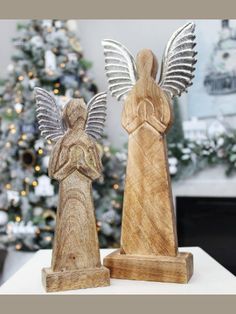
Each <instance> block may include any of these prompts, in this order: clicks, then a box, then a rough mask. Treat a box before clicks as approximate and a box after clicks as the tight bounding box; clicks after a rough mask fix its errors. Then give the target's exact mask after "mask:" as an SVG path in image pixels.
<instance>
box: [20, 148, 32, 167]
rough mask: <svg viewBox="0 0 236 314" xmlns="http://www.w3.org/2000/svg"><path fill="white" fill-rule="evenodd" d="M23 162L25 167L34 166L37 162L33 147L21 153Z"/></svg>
mask: <svg viewBox="0 0 236 314" xmlns="http://www.w3.org/2000/svg"><path fill="white" fill-rule="evenodd" d="M21 162H22V165H23V166H24V167H32V166H33V165H34V163H35V154H34V152H33V151H32V150H31V149H27V150H25V151H24V152H23V153H21Z"/></svg>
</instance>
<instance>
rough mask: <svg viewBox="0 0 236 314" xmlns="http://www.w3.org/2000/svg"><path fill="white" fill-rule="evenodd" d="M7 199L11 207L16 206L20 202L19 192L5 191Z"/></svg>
mask: <svg viewBox="0 0 236 314" xmlns="http://www.w3.org/2000/svg"><path fill="white" fill-rule="evenodd" d="M7 199H8V202H12V203H13V205H17V204H18V202H19V200H20V196H19V192H18V191H13V190H8V191H7Z"/></svg>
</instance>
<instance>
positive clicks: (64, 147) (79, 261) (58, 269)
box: [43, 100, 109, 291]
mask: <svg viewBox="0 0 236 314" xmlns="http://www.w3.org/2000/svg"><path fill="white" fill-rule="evenodd" d="M78 114H79V118H78ZM64 115H65V117H64V120H65V121H67V124H68V125H69V129H68V131H67V132H66V133H65V135H64V136H63V137H62V138H61V139H60V140H59V141H58V142H57V143H56V144H55V146H54V148H53V150H52V153H51V158H50V163H49V176H50V177H51V178H54V179H56V180H58V181H59V182H60V188H59V205H58V210H57V224H56V232H55V239H54V245H53V256H52V263H51V269H44V270H43V281H44V284H45V286H46V289H47V291H58V290H67V289H78V288H86V287H97V286H104V285H108V284H109V271H108V270H107V269H106V268H105V267H102V266H101V262H100V253H99V246H98V236H97V230H96V221H95V215H94V207H93V199H92V181H93V180H95V179H97V178H99V177H100V175H101V169H102V165H101V161H100V157H99V152H98V148H97V146H96V143H95V142H94V141H93V140H92V139H90V138H89V136H88V135H87V134H86V133H85V131H84V124H85V122H86V107H85V105H84V104H83V103H82V102H81V100H80V101H78V100H73V101H71V102H70V104H69V105H67V108H66V109H65V113H64Z"/></svg>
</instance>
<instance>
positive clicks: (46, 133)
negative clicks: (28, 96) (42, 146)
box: [34, 87, 66, 142]
mask: <svg viewBox="0 0 236 314" xmlns="http://www.w3.org/2000/svg"><path fill="white" fill-rule="evenodd" d="M34 90H35V98H36V104H37V109H36V112H37V115H36V117H37V120H38V124H39V130H40V132H41V135H42V136H43V137H44V138H45V139H47V140H51V141H52V142H57V141H58V140H59V139H60V138H61V137H62V136H63V135H64V134H65V131H66V129H65V127H64V125H63V121H62V116H61V113H60V110H59V108H58V106H57V103H56V100H55V98H54V97H53V95H51V94H50V93H49V92H47V91H46V90H44V89H42V88H39V87H36V88H35V89H34Z"/></svg>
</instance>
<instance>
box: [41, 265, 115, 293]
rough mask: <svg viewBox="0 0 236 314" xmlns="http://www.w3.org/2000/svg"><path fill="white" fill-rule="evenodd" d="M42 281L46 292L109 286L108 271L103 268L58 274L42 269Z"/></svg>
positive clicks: (49, 269) (67, 271)
mask: <svg viewBox="0 0 236 314" xmlns="http://www.w3.org/2000/svg"><path fill="white" fill-rule="evenodd" d="M42 281H43V286H44V288H45V290H46V291H47V292H56V291H64V290H76V289H83V288H96V287H103V286H109V285H110V273H109V269H107V268H106V267H104V266H101V267H100V268H91V269H77V270H70V271H69V270H66V271H60V272H53V271H52V269H51V268H43V269H42Z"/></svg>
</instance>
